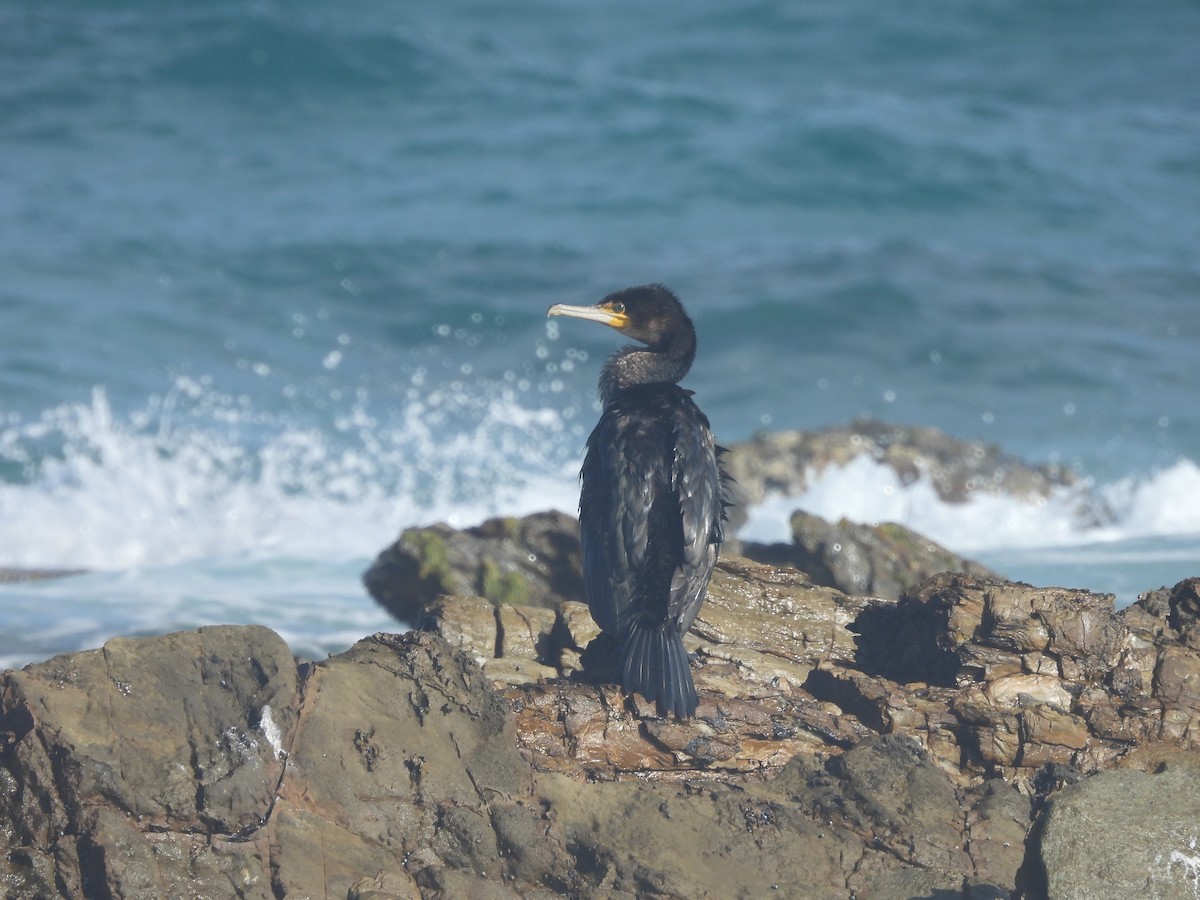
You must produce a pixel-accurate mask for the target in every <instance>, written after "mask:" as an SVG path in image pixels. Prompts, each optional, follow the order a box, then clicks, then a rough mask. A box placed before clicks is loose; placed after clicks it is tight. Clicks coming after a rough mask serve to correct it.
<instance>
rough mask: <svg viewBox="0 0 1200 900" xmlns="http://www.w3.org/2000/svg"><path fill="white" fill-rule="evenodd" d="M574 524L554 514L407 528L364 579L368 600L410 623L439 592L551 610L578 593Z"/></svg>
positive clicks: (569, 518)
mask: <svg viewBox="0 0 1200 900" xmlns="http://www.w3.org/2000/svg"><path fill="white" fill-rule="evenodd" d="M581 569H582V562H581V556H580V547H579V522H578V521H577V520H576V519H575V518H574V517H573V516H568V515H566V514H565V513H561V512H553V511H551V512H541V513H534V514H533V515H529V516H525V517H524V518H520V519H517V518H497V519H489V520H487V521H486V522H484V523H483V524H482V525H479V526H477V527H474V528H466V529H462V530H458V529H455V528H452V527H450V526H449V525H441V524H439V525H431V526H428V527H424V528H408V529H406V530H405V531H404V533H403V534H401V535H400V538H399V540H397V541H396V542H395V543H394V544H392V545H391V546H390V547H388V548H387V549H385V550H384V551H383V552H382V553H380V554H379V556H378V557H377V558H376V559H375V561H374V563H372V565H371V567H370V568H369V569H368V570H367V572H366V574H364V575H363V583H364V584H365V585H366V587H367V590H368V592H370V594H371V596H372V597H374V598H375V599H376V601H378V602H379V604H380V605H381V606H383V607H384V608H385V609H386V610H387V611H388V612H390V613H391V614H392V615H393V616H395V617H396V618H397V619H398V620H399V621H401V622H404V623H405V624H408V625H412V624H414V623H416V621H417V620H418V619H419V618H420V616H421V614H422V609H423V608H424V606H425V604H426V603H428V602H429V601H430V600H433V599H434V598H435V597H437V596H439V595H440V594H476V595H478V596H481V597H486V598H487V599H489V600H491V601H492V602H493V603H496V604H499V603H515V604H521V605H523V606H545V607H553V606H554V605H555V604H557V603H559V602H561V601H562V600H566V599H572V598H576V599H577V598H578V597H579V596H580V595H581V594H582V592H583V576H582V574H581Z"/></svg>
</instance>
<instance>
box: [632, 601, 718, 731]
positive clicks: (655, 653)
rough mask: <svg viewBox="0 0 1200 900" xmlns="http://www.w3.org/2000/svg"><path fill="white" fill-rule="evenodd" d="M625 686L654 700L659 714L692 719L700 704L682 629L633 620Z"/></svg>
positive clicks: (664, 624)
mask: <svg viewBox="0 0 1200 900" xmlns="http://www.w3.org/2000/svg"><path fill="white" fill-rule="evenodd" d="M626 627H627V628H628V631H627V633H626V636H625V640H624V641H623V642H622V643H623V644H624V649H625V653H624V656H625V658H624V661H623V663H622V667H621V687H623V688H624V689H625V690H626V691H637V692H638V693H639V694H641V695H642V696H643V697H645V698H646V699H647V700H653V701H654V702H655V704H656V705H657V707H658V714H659V715H660V716H665V715H667V714H668V713H672V714H674V716H675V718H677V719H688V718H691V716H692V714H693V713H694V712H695V711H696V707H697V706H699V705H700V697H699V696H698V695H697V694H696V685H695V683H694V682H693V681H692V672H691V670H690V669H689V668H688V655H687V650H686V649H685V648H684V646H683V635H682V634H680V632H679V626H678V625H676V624H674V623H672V622H647V621H644V620H640V619H636V618H635V619H633V620H632V621H630V622H628V623H627V624H626Z"/></svg>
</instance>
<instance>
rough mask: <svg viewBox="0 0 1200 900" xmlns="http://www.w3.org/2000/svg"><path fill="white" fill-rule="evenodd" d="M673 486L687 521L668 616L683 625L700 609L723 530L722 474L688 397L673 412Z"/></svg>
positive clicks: (709, 435) (703, 421) (703, 422)
mask: <svg viewBox="0 0 1200 900" xmlns="http://www.w3.org/2000/svg"><path fill="white" fill-rule="evenodd" d="M674 430H675V460H674V465H673V467H672V473H671V475H672V484H673V486H674V488H675V490H676V492H677V493H678V495H679V510H680V513H681V515H682V521H683V559H682V561H681V562H680V566H679V569H678V570H677V571H676V572H675V576H674V578H672V580H671V599H670V605H669V607H668V615H669V616H671V617H672V618H675V617H677V618H678V619H679V620H680V624H681V626H682V628H683V629H685V630H686V629H687V628H688V627H690V626H691V624H692V620H693V619H694V618H695V617H696V613H697V612H698V611H699V609H700V603H701V601H702V600H703V597H704V591H705V589H706V588H707V587H708V580H709V578H710V577H711V576H712V569H713V565H714V564H715V563H716V561H717V547H718V545H719V544H720V542H721V540H722V538H723V534H722V519H723V515H724V505H723V503H722V499H723V498H722V475H721V468H720V464H719V463H718V461H717V448H716V445H715V444H714V442H713V436H712V432H711V431H710V430H709V428H708V421H707V419H705V417H704V414H703V413H701V412H700V410H699V409H697V408H696V407H695V406H694V405H693V404H692V403H691V402H690V401H689V402H688V403H686V404H685V405H684V406H683V407H681V408H680V410H679V411H678V412H677V413H676V415H675V423H674Z"/></svg>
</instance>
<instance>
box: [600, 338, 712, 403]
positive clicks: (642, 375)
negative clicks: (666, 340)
mask: <svg viewBox="0 0 1200 900" xmlns="http://www.w3.org/2000/svg"><path fill="white" fill-rule="evenodd" d="M695 356H696V339H695V337H691V339H690V340H687V339H686V338H685V339H682V340H676V341H675V342H673V343H671V344H667V345H664V346H662V347H657V348H656V347H650V348H644V347H622V348H621V349H620V350H618V351H617V352H616V353H614V354H613V355H612V356H611V357H609V360H608V362H607V363H605V365H604V369H603V371H602V372H601V373H600V398H601V400H603V402H604V403H605V404H607V403H609V402H610V401H611V400H613V399H614V398H615V397H616V396H617V394H619V393H620V392H621V391H623V390H625V389H626V388H630V387H633V386H635V385H639V384H659V383H664V382H666V383H673V382H676V381H678V380H679V379H680V378H682V377H683V376H684V375H686V374H687V373H688V369H690V368H691V367H692V360H693V359H694V358H695Z"/></svg>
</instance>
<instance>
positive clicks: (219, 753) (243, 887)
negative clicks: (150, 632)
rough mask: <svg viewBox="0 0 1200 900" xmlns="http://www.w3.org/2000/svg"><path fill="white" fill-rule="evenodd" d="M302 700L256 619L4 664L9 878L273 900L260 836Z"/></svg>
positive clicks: (78, 888)
mask: <svg viewBox="0 0 1200 900" xmlns="http://www.w3.org/2000/svg"><path fill="white" fill-rule="evenodd" d="M298 701H299V697H298V679H297V670H296V663H295V660H294V659H293V658H292V656H291V654H290V653H289V651H288V648H287V645H286V644H284V643H283V641H282V640H280V639H279V637H278V636H277V635H275V634H274V633H273V632H271V631H269V630H267V629H265V628H261V627H256V626H247V627H243V628H202V629H200V630H199V631H196V632H184V633H180V634H174V635H167V636H165V637H161V638H154V639H143V640H129V639H124V638H118V639H115V640H112V641H109V642H108V643H107V644H105V646H104V649H103V650H92V651H87V652H83V653H75V654H70V655H64V656H58V657H55V658H54V659H51V660H49V661H48V662H45V663H39V664H37V665H31V666H27V667H26V668H25V669H23V670H22V671H20V672H8V673H5V674H4V675H3V677H2V680H0V759H2V760H3V766H2V768H0V772H3V773H4V774H3V783H2V785H0V786H2V787H3V791H2V793H0V821H3V822H4V823H5V824H4V826H3V828H4V833H5V836H6V838H7V845H8V846H9V847H11V848H13V849H14V850H15V851H16V855H15V856H10V857H9V860H10V862H9V863H8V867H9V871H8V872H7V873H6V878H7V879H8V880H7V881H5V882H4V883H5V885H6V886H8V885H9V884H16V885H19V886H21V887H22V891H21V894H24V895H36V894H39V893H41V892H43V891H44V892H45V893H47V894H49V895H52V896H53V895H58V894H59V893H63V894H66V895H68V896H75V897H91V896H98V895H106V894H112V895H114V896H139V895H140V896H167V895H169V894H172V893H176V892H178V893H184V892H186V891H187V890H188V889H189V886H190V885H191V883H192V882H193V881H198V882H200V883H202V884H204V885H206V887H205V890H204V892H200V893H197V894H195V896H211V897H221V896H229V894H230V893H231V892H234V891H236V892H240V893H242V894H243V895H245V896H262V897H270V896H271V891H270V887H269V882H270V879H269V877H268V876H267V873H266V872H265V871H264V868H265V863H266V857H265V855H264V854H265V852H266V844H265V842H263V841H259V840H254V839H253V836H255V835H256V834H258V833H259V831H260V828H261V826H262V824H263V822H264V821H266V820H267V818H268V817H269V815H270V814H271V811H272V808H273V805H274V804H275V802H276V791H277V787H278V785H279V782H280V778H281V776H282V773H283V768H284V762H285V759H286V752H285V741H286V738H287V736H288V735H289V734H290V732H291V731H292V730H293V728H294V727H295V725H296V722H297V718H298V715H299V702H298ZM48 879H49V880H48ZM19 895H20V894H19Z"/></svg>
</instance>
